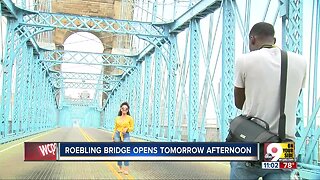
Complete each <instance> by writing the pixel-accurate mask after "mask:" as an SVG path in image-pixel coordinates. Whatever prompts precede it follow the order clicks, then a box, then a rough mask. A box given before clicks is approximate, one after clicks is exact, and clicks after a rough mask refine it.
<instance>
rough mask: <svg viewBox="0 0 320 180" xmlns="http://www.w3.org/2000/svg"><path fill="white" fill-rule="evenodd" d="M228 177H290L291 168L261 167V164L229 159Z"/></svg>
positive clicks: (264, 179) (266, 178) (264, 178)
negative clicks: (272, 168)
mask: <svg viewBox="0 0 320 180" xmlns="http://www.w3.org/2000/svg"><path fill="white" fill-rule="evenodd" d="M230 165H231V172H230V179H258V178H259V177H262V178H263V180H268V179H272V180H273V179H291V172H292V171H291V170H281V169H274V170H270V169H261V166H257V165H250V164H249V163H247V162H235V161H231V162H230Z"/></svg>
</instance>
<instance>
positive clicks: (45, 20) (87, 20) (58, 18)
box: [20, 11, 167, 38]
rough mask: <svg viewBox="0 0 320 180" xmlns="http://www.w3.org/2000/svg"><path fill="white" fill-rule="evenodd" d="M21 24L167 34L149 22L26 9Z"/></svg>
mask: <svg viewBox="0 0 320 180" xmlns="http://www.w3.org/2000/svg"><path fill="white" fill-rule="evenodd" d="M20 23H21V24H26V25H29V26H33V27H34V26H35V27H36V26H44V27H52V28H59V29H69V30H78V31H79V30H80V31H93V32H109V33H117V34H131V35H137V36H141V37H143V36H148V37H161V38H164V37H166V36H167V33H166V31H165V29H164V27H163V25H154V24H152V23H149V22H138V21H129V20H118V19H112V18H102V17H90V16H81V15H71V14H62V13H59V14H58V13H47V12H28V11H25V13H24V16H23V19H22V22H20Z"/></svg>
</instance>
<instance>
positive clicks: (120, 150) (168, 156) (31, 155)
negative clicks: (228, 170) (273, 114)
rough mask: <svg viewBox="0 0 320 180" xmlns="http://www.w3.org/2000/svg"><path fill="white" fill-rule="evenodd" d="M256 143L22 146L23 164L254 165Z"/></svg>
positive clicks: (97, 143)
mask: <svg viewBox="0 0 320 180" xmlns="http://www.w3.org/2000/svg"><path fill="white" fill-rule="evenodd" d="M258 152H259V146H258V144H256V143H245V144H244V143H224V142H217V143H216V142H214V143H211V142H123V143H115V142H60V143H39V142H37V143H33V142H25V161H41V160H47V161H50V160H52V161H115V160H135V161H139V160H140V161H159V160H160V161H161V160H163V161H168V160H170V161H172V160H173V161H206V160H214V161H228V160H235V161H237V160H238V161H257V160H258Z"/></svg>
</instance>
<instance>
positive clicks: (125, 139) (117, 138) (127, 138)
mask: <svg viewBox="0 0 320 180" xmlns="http://www.w3.org/2000/svg"><path fill="white" fill-rule="evenodd" d="M114 142H121V139H120V132H119V131H117V132H116V133H115V135H114ZM123 142H130V134H129V133H125V134H123ZM122 164H124V166H129V161H118V166H122Z"/></svg>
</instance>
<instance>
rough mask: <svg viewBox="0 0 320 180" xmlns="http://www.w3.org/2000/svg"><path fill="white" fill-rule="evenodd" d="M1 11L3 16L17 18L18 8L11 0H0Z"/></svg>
mask: <svg viewBox="0 0 320 180" xmlns="http://www.w3.org/2000/svg"><path fill="white" fill-rule="evenodd" d="M0 3H1V12H2V14H3V15H4V16H6V17H10V18H14V19H18V14H19V13H18V12H19V10H18V8H17V7H16V6H15V5H14V4H13V2H12V1H11V0H1V2H0Z"/></svg>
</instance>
